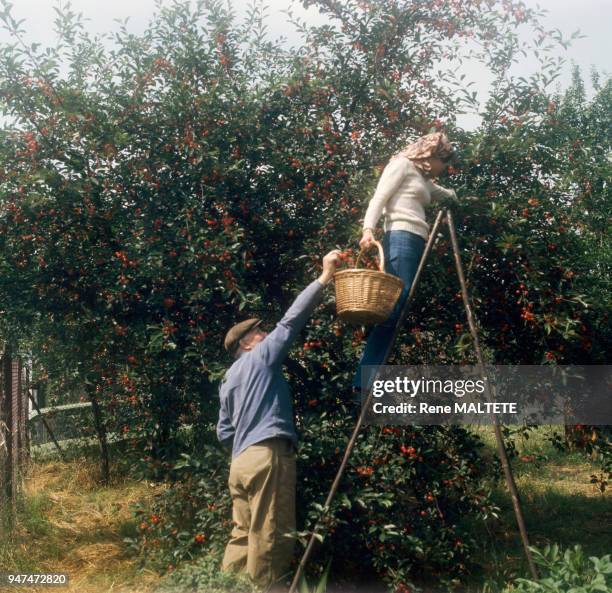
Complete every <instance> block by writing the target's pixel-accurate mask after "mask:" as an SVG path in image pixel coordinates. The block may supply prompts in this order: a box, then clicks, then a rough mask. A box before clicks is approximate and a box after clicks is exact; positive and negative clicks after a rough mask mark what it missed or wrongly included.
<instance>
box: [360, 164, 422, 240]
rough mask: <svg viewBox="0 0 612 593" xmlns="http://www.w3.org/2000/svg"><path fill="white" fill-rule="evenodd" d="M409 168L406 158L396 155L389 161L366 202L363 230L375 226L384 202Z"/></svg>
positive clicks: (394, 190) (395, 189)
mask: <svg viewBox="0 0 612 593" xmlns="http://www.w3.org/2000/svg"><path fill="white" fill-rule="evenodd" d="M409 170H410V161H409V160H408V159H405V158H399V157H398V158H394V159H391V160H390V161H389V163H388V164H387V166H386V167H385V169H384V170H383V172H382V175H381V176H380V179H379V180H378V185H377V186H376V191H375V192H374V195H373V196H372V199H371V200H370V203H369V204H368V209H367V210H366V213H365V217H364V219H363V228H364V230H365V229H375V228H376V225H377V224H378V220H379V218H380V215H381V214H382V211H383V208H384V207H385V204H386V203H387V202H388V201H389V198H390V197H391V196H392V195H393V194H395V192H396V191H397V189H398V188H399V186H400V185H401V183H402V181H403V180H404V177H406V175H407V174H408V172H409Z"/></svg>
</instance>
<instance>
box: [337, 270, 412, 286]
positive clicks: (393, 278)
mask: <svg viewBox="0 0 612 593" xmlns="http://www.w3.org/2000/svg"><path fill="white" fill-rule="evenodd" d="M355 274H360V275H368V276H381V277H382V276H384V277H385V279H386V280H391V281H392V282H396V283H401V284H402V285H403V284H404V281H403V280H402V279H401V278H400V277H398V276H394V275H393V274H389V273H387V272H380V271H379V270H364V269H363V268H350V269H349V270H340V271H338V272H336V273H335V274H334V279H335V278H336V276H340V277H341V276H353V275H355Z"/></svg>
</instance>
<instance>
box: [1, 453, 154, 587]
mask: <svg viewBox="0 0 612 593" xmlns="http://www.w3.org/2000/svg"><path fill="white" fill-rule="evenodd" d="M113 470H115V471H113V476H114V478H113V480H112V482H111V484H109V486H106V487H102V486H100V485H99V484H98V483H97V480H96V477H97V475H98V468H97V465H96V464H95V463H94V462H91V461H87V460H83V459H81V460H74V461H70V462H68V463H63V462H58V461H47V462H38V463H35V464H33V465H32V467H31V468H30V471H29V472H28V477H27V478H26V480H25V487H24V497H23V503H22V506H21V508H20V509H19V515H18V521H17V526H16V529H15V531H14V533H13V535H12V536H11V537H10V538H5V539H3V541H2V543H0V567H1V569H2V570H4V571H7V572H63V573H68V574H69V576H70V583H69V586H68V587H65V588H59V589H58V591H60V590H61V591H67V592H71V593H72V592H75V593H76V592H77V591H78V592H79V593H81V592H82V593H101V592H103V591H104V592H111V591H113V592H119V591H129V592H130V593H148V591H150V590H152V585H153V584H154V583H155V582H156V581H157V579H158V577H157V575H155V574H153V573H148V572H146V571H141V570H140V568H139V567H138V566H136V564H135V562H133V561H132V560H130V559H129V558H126V557H125V554H124V549H123V541H122V540H123V537H125V536H126V535H127V534H129V533H131V532H132V531H133V529H135V526H134V525H133V519H132V516H131V510H130V505H131V504H132V503H135V502H137V501H142V500H146V499H147V498H149V497H150V496H152V494H153V493H154V492H155V491H156V490H157V489H158V488H160V486H158V485H156V486H151V485H149V484H147V483H146V482H140V481H136V480H132V479H130V478H129V477H127V476H124V475H121V474H120V471H119V468H117V467H114V468H113ZM38 590H40V591H46V589H43V588H40V589H38V588H36V587H33V588H30V589H28V591H32V592H35V591H38Z"/></svg>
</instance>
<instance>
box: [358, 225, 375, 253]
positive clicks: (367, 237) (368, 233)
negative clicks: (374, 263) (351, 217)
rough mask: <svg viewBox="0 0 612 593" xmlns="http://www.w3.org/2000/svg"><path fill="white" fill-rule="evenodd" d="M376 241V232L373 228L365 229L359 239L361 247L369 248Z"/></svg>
mask: <svg viewBox="0 0 612 593" xmlns="http://www.w3.org/2000/svg"><path fill="white" fill-rule="evenodd" d="M373 242H374V233H373V232H372V229H364V230H363V235H362V237H361V241H359V247H360V248H361V249H368V248H369V247H370V245H372V243H373Z"/></svg>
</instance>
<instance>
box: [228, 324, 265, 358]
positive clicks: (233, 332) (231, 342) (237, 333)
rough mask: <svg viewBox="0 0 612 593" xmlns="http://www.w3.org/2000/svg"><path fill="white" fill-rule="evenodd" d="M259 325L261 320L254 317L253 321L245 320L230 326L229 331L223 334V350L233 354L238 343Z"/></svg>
mask: <svg viewBox="0 0 612 593" xmlns="http://www.w3.org/2000/svg"><path fill="white" fill-rule="evenodd" d="M260 323H261V319H257V317H254V318H253V319H245V320H244V321H241V322H240V323H237V324H236V325H234V326H232V327H231V328H230V330H229V331H228V332H227V333H226V334H225V340H224V341H223V346H224V348H225V349H226V350H227V351H228V352H230V353H234V352H235V350H236V348H237V347H238V342H240V340H242V338H244V336H246V334H248V333H249V332H250V331H251V330H252V329H255V328H256V327H258V326H259V324H260Z"/></svg>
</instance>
